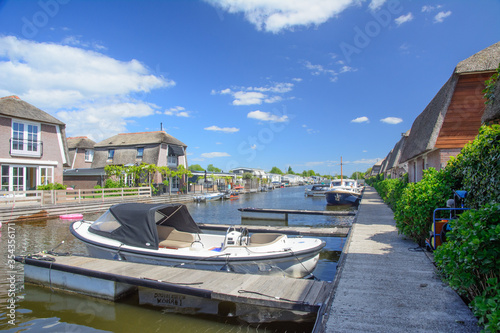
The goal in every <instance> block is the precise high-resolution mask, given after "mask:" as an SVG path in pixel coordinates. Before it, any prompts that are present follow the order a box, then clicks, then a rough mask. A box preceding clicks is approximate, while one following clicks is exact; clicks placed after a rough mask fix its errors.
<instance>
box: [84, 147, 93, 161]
mask: <svg viewBox="0 0 500 333" xmlns="http://www.w3.org/2000/svg"><path fill="white" fill-rule="evenodd" d="M93 160H94V150H93V149H85V162H92V161H93Z"/></svg>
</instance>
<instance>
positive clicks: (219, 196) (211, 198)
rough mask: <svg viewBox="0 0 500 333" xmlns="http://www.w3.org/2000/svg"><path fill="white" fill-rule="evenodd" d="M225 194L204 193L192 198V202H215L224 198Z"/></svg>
mask: <svg viewBox="0 0 500 333" xmlns="http://www.w3.org/2000/svg"><path fill="white" fill-rule="evenodd" d="M224 195H225V193H221V192H215V193H204V194H200V195H197V196H194V197H193V200H194V201H196V202H202V201H205V202H206V201H215V200H220V199H223V198H224Z"/></svg>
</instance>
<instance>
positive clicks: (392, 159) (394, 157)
mask: <svg viewBox="0 0 500 333" xmlns="http://www.w3.org/2000/svg"><path fill="white" fill-rule="evenodd" d="M409 135H410V130H408V131H407V132H406V133H403V134H401V139H400V140H399V141H398V143H396V145H395V146H394V148H393V149H392V152H391V154H390V156H389V159H388V161H387V167H386V170H390V169H392V168H396V167H398V166H399V164H400V161H401V153H402V152H403V149H404V146H405V144H406V140H407V139H408V136H409Z"/></svg>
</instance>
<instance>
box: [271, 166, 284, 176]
mask: <svg viewBox="0 0 500 333" xmlns="http://www.w3.org/2000/svg"><path fill="white" fill-rule="evenodd" d="M269 173H274V174H278V175H282V174H283V171H281V170H280V169H279V168H278V167H275V166H274V167H273V168H272V169H271V171H269Z"/></svg>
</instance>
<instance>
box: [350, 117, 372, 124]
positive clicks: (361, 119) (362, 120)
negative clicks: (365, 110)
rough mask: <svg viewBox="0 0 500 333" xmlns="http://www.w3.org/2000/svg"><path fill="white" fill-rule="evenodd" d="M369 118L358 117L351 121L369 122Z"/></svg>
mask: <svg viewBox="0 0 500 333" xmlns="http://www.w3.org/2000/svg"><path fill="white" fill-rule="evenodd" d="M369 122H370V119H368V117H358V118H356V119H353V120H351V123H369Z"/></svg>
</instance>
